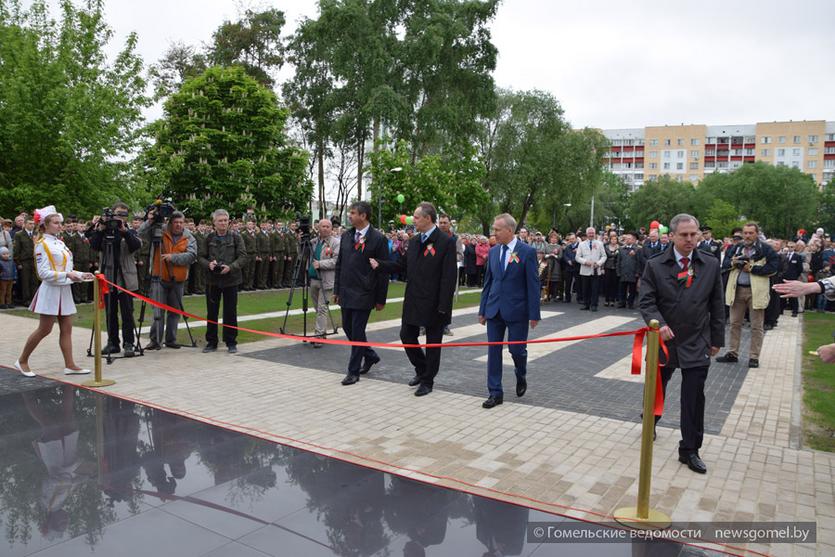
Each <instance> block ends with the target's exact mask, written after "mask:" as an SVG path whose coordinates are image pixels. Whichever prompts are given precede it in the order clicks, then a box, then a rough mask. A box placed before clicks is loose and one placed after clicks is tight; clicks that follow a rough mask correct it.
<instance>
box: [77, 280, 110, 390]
mask: <svg viewBox="0 0 835 557" xmlns="http://www.w3.org/2000/svg"><path fill="white" fill-rule="evenodd" d="M98 275H99V273H98V272H96V280H95V281H93V348H94V350H95V365H96V367H95V373H96V376H95V378H94V379H93V380H92V381H85V382H84V383H82V385H84V386H85V387H108V386H110V385H115V384H116V381H114V380H112V379H102V376H101V309H100V306H101V297H102V293H101V283H100V282H99V279H98Z"/></svg>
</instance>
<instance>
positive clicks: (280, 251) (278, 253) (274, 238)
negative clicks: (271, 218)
mask: <svg viewBox="0 0 835 557" xmlns="http://www.w3.org/2000/svg"><path fill="white" fill-rule="evenodd" d="M282 226H283V224H282V223H281V221H275V228H274V229H273V232H272V234H271V235H270V255H271V256H272V264H271V265H270V275H271V278H270V280H271V281H272V284H273V288H281V287H282V286H283V284H282V281H283V280H284V256H285V254H286V253H287V248H286V246H285V245H284V235H283V234H282V233H281V227H282Z"/></svg>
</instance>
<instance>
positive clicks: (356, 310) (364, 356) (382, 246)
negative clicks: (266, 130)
mask: <svg viewBox="0 0 835 557" xmlns="http://www.w3.org/2000/svg"><path fill="white" fill-rule="evenodd" d="M348 218H349V219H350V220H351V228H350V229H348V230H346V231H345V233H344V234H342V238H341V239H340V244H339V245H340V250H339V256H338V257H337V259H336V275H335V276H334V284H333V293H334V295H333V300H334V302H335V303H337V304H339V305H340V307H341V308H342V328H343V329H344V330H345V336H347V337H348V340H352V341H357V342H366V341H367V339H366V335H365V327H366V325H367V324H368V317H369V316H370V315H371V309H372V308H376V309H377V311H381V310H382V309H383V308H384V307H385V305H386V294H387V293H388V287H389V281H388V277H387V276H386V275H385V274H384V273H376V272H374V269H372V268H371V263H370V262H369V260H370V259H376V260H377V261H385V260H386V259H388V256H389V253H388V240H386V237H385V236H384V235H383V234H381V233H380V232H379V231H378V230H377V229H375V228H374V227H373V226H371V224H370V219H371V204H370V203H368V202H367V201H357V202H356V203H354V204H353V205H351V208H350V211H349V213H348ZM379 361H380V356H378V355H377V353H376V352H375V351H374V350H373V349H372V348H371V347H368V346H352V347H351V357H350V359H349V360H348V373H347V374H346V375H345V378H344V379H343V380H342V384H343V385H353V384H354V383H356V382H357V381H359V380H360V374H364V373H368V370H370V369H371V366H373V365H374V364H376V363H378V362H379Z"/></svg>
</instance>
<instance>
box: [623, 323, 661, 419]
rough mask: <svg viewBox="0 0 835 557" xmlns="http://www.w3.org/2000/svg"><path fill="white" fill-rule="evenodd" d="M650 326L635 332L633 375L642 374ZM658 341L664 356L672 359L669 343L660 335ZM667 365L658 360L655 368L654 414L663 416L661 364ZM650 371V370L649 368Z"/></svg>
mask: <svg viewBox="0 0 835 557" xmlns="http://www.w3.org/2000/svg"><path fill="white" fill-rule="evenodd" d="M647 331H649V328H643V329H641V330H640V331H637V332H636V333H635V341H634V342H633V343H632V375H640V374H641V367H642V365H641V356H642V352H643V347H644V336H646V333H647ZM658 342H659V344H660V346H661V351H662V352H663V353H664V358H666V359H667V360H668V361H669V359H670V352H669V350H668V349H667V344H666V343H665V342H664V339H663V338H661V336H660V335H659V337H658ZM662 365H666V364H662V363H661V362H660V361H659V362H658V368H657V369H656V370H655V373H656V377H655V404H654V405H653V414H655V415H656V416H661V415H662V414H664V386H663V384H662V382H661V366H662ZM647 372H649V370H647Z"/></svg>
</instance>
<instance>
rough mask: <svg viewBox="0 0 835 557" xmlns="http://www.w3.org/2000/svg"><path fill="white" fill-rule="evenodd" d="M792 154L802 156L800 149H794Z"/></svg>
mask: <svg viewBox="0 0 835 557" xmlns="http://www.w3.org/2000/svg"><path fill="white" fill-rule="evenodd" d="M792 156H793V157H799V156H800V149H792Z"/></svg>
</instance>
